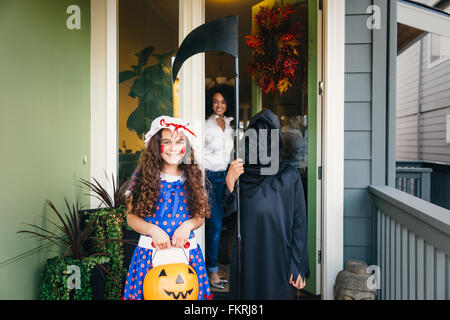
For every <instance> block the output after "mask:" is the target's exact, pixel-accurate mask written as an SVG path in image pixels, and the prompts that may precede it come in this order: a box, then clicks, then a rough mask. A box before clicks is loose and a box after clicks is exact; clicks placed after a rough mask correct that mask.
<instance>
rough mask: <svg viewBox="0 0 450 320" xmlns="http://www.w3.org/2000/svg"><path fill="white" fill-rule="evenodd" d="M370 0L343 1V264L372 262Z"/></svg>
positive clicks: (371, 46)
mask: <svg viewBox="0 0 450 320" xmlns="http://www.w3.org/2000/svg"><path fill="white" fill-rule="evenodd" d="M372 4H373V1H372V0H364V1H363V0H347V1H346V21H345V27H346V34H345V118H344V119H345V132H344V148H345V149H344V157H345V159H344V263H345V262H346V261H347V260H348V259H359V260H363V261H365V262H367V263H368V264H371V263H372V258H371V255H372V252H371V247H372V213H371V210H372V209H371V200H370V199H371V198H370V195H369V192H368V190H367V186H368V185H370V184H371V180H372V151H373V150H372V149H373V144H372V140H373V136H372V135H373V130H372V122H373V121H374V118H373V116H372V108H373V100H372V95H373V73H372V68H373V66H372V64H373V61H372V60H373V59H372V52H373V34H372V30H370V29H368V28H367V27H366V21H367V18H368V17H369V15H368V14H367V13H366V10H367V7H368V6H370V5H372Z"/></svg>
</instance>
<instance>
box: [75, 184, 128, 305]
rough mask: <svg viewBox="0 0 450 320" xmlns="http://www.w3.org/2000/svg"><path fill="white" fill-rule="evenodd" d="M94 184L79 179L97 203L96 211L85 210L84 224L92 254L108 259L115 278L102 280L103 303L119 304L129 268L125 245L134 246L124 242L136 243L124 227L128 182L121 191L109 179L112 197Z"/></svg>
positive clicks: (110, 270)
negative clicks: (89, 227)
mask: <svg viewBox="0 0 450 320" xmlns="http://www.w3.org/2000/svg"><path fill="white" fill-rule="evenodd" d="M93 181H94V182H91V181H88V180H85V179H80V182H81V184H82V185H83V186H85V187H86V188H87V189H88V190H89V191H91V192H90V195H91V196H93V197H95V198H97V199H98V200H100V205H99V208H98V209H96V210H88V211H85V213H84V214H85V215H86V218H87V219H86V221H87V224H89V225H90V224H93V225H92V226H93V237H92V241H91V246H90V248H91V253H94V254H102V255H106V256H107V257H108V258H109V262H108V263H107V264H106V265H105V267H106V269H107V270H108V271H109V272H110V273H111V274H113V275H114V277H107V278H104V299H106V300H118V299H120V298H121V297H122V294H123V285H124V281H125V277H126V273H127V268H128V264H127V262H126V259H125V256H124V244H128V245H133V244H134V245H135V243H134V242H133V241H132V240H126V239H128V238H133V239H137V237H136V236H135V235H134V234H133V232H131V231H132V230H131V229H129V227H128V225H127V223H126V210H125V190H126V187H127V186H128V181H127V182H125V183H123V184H122V186H121V187H117V185H116V183H115V179H114V175H112V189H113V190H112V191H113V192H112V194H113V196H112V197H111V196H110V194H109V193H108V191H107V190H106V188H105V187H104V186H102V185H101V184H100V183H99V182H98V180H96V179H95V178H93ZM124 235H125V236H124ZM125 238H126V239H125ZM125 247H126V248H128V247H127V246H125ZM126 248H125V249H126ZM97 283H99V286H101V283H102V281H101V280H100V281H97ZM95 289H96V288H95ZM99 291H101V290H99Z"/></svg>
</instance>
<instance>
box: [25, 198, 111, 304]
mask: <svg viewBox="0 0 450 320" xmlns="http://www.w3.org/2000/svg"><path fill="white" fill-rule="evenodd" d="M47 203H48V205H49V207H50V208H51V209H52V211H53V212H54V213H55V214H56V216H57V217H58V220H59V222H60V223H61V225H58V224H56V223H54V222H52V221H51V220H49V219H45V220H46V221H48V222H49V223H50V224H51V225H53V226H55V227H56V229H57V230H55V231H50V230H49V229H45V228H42V227H39V226H37V225H34V224H29V223H25V225H28V226H29V227H31V230H20V231H18V232H17V233H24V234H31V235H32V236H33V237H38V238H41V239H43V240H44V241H46V242H47V244H55V245H57V246H59V247H60V248H61V249H62V250H64V254H63V255H62V256H57V257H54V258H52V259H49V260H47V264H46V265H45V267H44V271H43V272H42V275H41V286H40V298H41V299H44V300H61V299H67V300H68V299H92V290H91V286H90V275H91V271H92V268H93V267H98V268H100V269H102V270H104V271H105V272H107V273H109V272H108V270H106V269H105V268H104V267H103V264H104V263H106V262H108V261H109V258H108V257H106V256H105V255H104V254H102V253H97V254H92V255H89V251H88V249H87V243H88V240H89V238H90V236H91V233H92V227H93V225H94V224H95V222H96V221H95V220H94V219H92V220H91V221H90V222H89V224H88V225H86V226H85V227H84V228H82V227H81V225H82V224H81V220H80V215H79V213H78V212H79V209H78V204H76V205H72V206H70V205H69V203H68V202H67V200H65V203H66V207H67V211H68V212H67V213H64V214H62V213H60V212H59V211H58V209H56V207H55V205H54V204H53V203H52V202H51V201H50V200H48V201H47ZM41 248H42V247H41ZM36 252H37V251H36ZM69 266H77V267H78V268H79V270H80V274H79V276H80V279H78V280H79V281H80V282H81V283H79V288H77V287H72V286H70V285H69V283H68V277H69V276H70V274H71V272H69V269H68V268H69Z"/></svg>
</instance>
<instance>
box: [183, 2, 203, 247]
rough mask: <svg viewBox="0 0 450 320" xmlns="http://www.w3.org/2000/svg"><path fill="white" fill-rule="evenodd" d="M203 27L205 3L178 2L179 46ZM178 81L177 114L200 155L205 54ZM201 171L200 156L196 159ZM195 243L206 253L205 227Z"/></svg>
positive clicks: (186, 65)
mask: <svg viewBox="0 0 450 320" xmlns="http://www.w3.org/2000/svg"><path fill="white" fill-rule="evenodd" d="M203 23H205V0H179V30H178V42H179V44H181V42H182V41H183V40H184V38H185V37H186V36H187V35H188V34H189V32H191V31H192V30H193V29H195V28H196V27H198V26H200V25H201V24H203ZM178 78H179V80H180V81H179V84H180V86H179V98H180V101H179V113H180V117H181V118H183V119H185V120H187V121H189V122H190V123H191V125H192V126H193V130H194V132H195V133H196V135H197V137H198V139H200V144H199V145H200V146H201V147H200V148H199V150H200V152H203V145H204V136H203V133H204V125H205V54H204V53H200V54H196V55H194V56H193V57H191V58H189V59H188V60H186V61H185V62H184V63H183V67H182V68H181V69H180V73H179V75H178ZM198 158H199V159H200V161H201V163H200V165H201V167H202V164H203V153H202V154H199V155H198ZM195 235H196V237H197V241H198V242H199V244H200V247H201V249H202V251H203V252H205V251H204V249H205V226H204V224H203V226H202V227H201V228H199V229H197V230H195Z"/></svg>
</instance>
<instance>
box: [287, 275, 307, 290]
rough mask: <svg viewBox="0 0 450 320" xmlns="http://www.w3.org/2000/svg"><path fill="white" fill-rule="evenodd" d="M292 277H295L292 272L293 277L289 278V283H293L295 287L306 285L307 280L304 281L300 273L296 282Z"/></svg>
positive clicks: (300, 287)
mask: <svg viewBox="0 0 450 320" xmlns="http://www.w3.org/2000/svg"><path fill="white" fill-rule="evenodd" d="M292 279H293V275H292V274H291V278H290V279H289V284H291V285H292V286H294V287H295V288H297V289H303V288H304V287H305V285H306V281H304V280H303V279H302V277H301V276H300V275H298V277H297V281H296V282H294V280H292Z"/></svg>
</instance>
